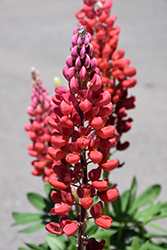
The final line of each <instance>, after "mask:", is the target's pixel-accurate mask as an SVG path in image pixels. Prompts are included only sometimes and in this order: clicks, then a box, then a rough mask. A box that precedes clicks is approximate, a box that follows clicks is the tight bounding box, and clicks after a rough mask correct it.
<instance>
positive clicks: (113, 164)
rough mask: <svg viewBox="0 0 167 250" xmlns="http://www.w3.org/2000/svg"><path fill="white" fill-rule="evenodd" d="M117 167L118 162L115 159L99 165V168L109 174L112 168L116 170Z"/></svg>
mask: <svg viewBox="0 0 167 250" xmlns="http://www.w3.org/2000/svg"><path fill="white" fill-rule="evenodd" d="M118 165H119V163H118V161H117V160H116V159H112V160H106V161H104V162H103V163H101V164H100V167H101V168H102V169H103V170H105V171H107V172H109V171H111V170H113V169H114V168H117V167H118Z"/></svg>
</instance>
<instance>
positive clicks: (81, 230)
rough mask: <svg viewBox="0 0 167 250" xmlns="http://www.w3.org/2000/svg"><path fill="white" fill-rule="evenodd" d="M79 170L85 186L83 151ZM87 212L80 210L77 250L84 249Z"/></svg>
mask: <svg viewBox="0 0 167 250" xmlns="http://www.w3.org/2000/svg"><path fill="white" fill-rule="evenodd" d="M81 169H82V183H83V184H84V185H87V182H88V178H87V163H86V155H85V150H81ZM86 216H87V211H86V209H85V208H84V207H81V208H80V227H79V233H78V241H77V250H83V249H84V240H85V230H86V221H87V218H86Z"/></svg>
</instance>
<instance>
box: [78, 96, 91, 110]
mask: <svg viewBox="0 0 167 250" xmlns="http://www.w3.org/2000/svg"><path fill="white" fill-rule="evenodd" d="M79 108H80V109H81V110H82V111H83V112H88V111H89V110H90V109H91V108H92V103H91V102H89V101H88V99H85V100H84V101H83V102H81V103H80V104H79Z"/></svg>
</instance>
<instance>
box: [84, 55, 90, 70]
mask: <svg viewBox="0 0 167 250" xmlns="http://www.w3.org/2000/svg"><path fill="white" fill-rule="evenodd" d="M84 66H85V68H86V69H87V68H89V66H90V57H89V56H88V54H86V57H85V63H84Z"/></svg>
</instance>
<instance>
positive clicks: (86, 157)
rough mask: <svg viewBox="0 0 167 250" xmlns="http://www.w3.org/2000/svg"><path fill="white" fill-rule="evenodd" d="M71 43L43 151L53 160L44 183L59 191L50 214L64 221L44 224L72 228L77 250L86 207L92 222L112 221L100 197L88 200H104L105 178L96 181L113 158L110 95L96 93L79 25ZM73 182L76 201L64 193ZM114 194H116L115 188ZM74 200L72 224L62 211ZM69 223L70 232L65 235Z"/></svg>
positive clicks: (98, 82) (97, 79)
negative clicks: (76, 211) (50, 173)
mask: <svg viewBox="0 0 167 250" xmlns="http://www.w3.org/2000/svg"><path fill="white" fill-rule="evenodd" d="M71 43H72V44H71V47H70V53H71V55H70V56H69V57H68V58H67V60H66V66H65V67H64V69H63V74H64V76H65V78H66V79H67V81H68V83H69V90H68V89H67V88H65V87H64V88H63V87H58V88H56V89H55V93H56V94H55V95H54V96H53V97H52V100H53V102H54V103H55V108H54V111H53V113H52V114H51V115H50V116H49V117H48V122H49V124H50V125H51V126H52V128H53V130H52V139H51V143H52V145H51V147H49V149H48V153H49V154H50V156H51V157H52V158H53V160H54V164H53V165H52V169H53V171H54V172H55V174H57V175H58V176H57V177H53V176H51V177H50V178H49V182H50V184H51V185H52V186H53V187H55V188H56V189H59V190H60V194H61V196H62V195H63V197H62V198H61V196H60V195H59V194H57V193H53V194H52V199H53V201H54V202H55V205H54V207H53V208H52V209H51V213H52V215H54V214H59V215H61V216H66V219H65V220H64V222H63V224H62V220H61V219H60V224H53V223H50V224H48V225H47V226H46V229H47V230H48V231H49V232H52V233H54V234H62V233H65V234H66V235H67V236H70V235H74V234H75V233H76V232H77V231H78V237H77V238H78V239H77V250H83V248H84V245H85V246H86V244H87V241H86V239H85V238H84V237H83V236H84V235H85V230H86V221H87V218H88V214H87V210H89V209H90V211H93V212H92V213H93V215H94V219H95V223H96V224H97V225H99V226H101V227H103V228H105V229H108V228H109V227H110V225H111V223H112V219H111V218H110V217H108V216H106V215H102V212H103V208H102V202H101V201H100V203H97V204H94V206H93V207H92V204H93V202H94V200H93V197H94V196H97V195H98V196H99V198H100V197H101V195H102V198H104V197H106V196H105V195H103V193H105V194H106V195H107V194H108V193H107V190H108V180H104V181H103V180H100V175H101V171H102V169H103V168H105V167H106V168H107V171H108V172H109V171H110V170H112V169H114V168H116V167H117V166H118V161H117V160H114V163H110V162H107V157H108V152H109V149H110V148H111V147H114V146H115V141H116V140H115V127H114V126H113V125H107V120H108V118H109V115H110V114H111V113H112V107H113V105H112V103H111V95H110V93H109V92H108V91H105V92H102V91H101V86H102V79H101V76H100V73H99V70H98V68H97V67H96V65H97V62H96V59H95V57H94V56H93V47H92V45H91V35H90V34H89V33H87V32H86V30H85V28H84V27H83V26H81V27H79V28H75V29H74V31H73V37H72V40H71ZM89 61H90V62H89ZM91 62H93V63H91ZM100 113H102V114H103V116H101V115H100ZM90 162H93V163H94V164H98V167H97V169H94V170H91V171H90V172H89V173H88V164H89V163H90ZM106 162H107V163H106ZM105 164H106V165H105ZM89 178H90V179H89ZM73 186H75V188H76V189H77V193H76V195H75V201H76V202H75V201H74V196H73V195H72V194H71V191H67V190H72V189H73V188H74V187H73ZM115 193H116V192H115ZM76 196H78V197H76ZM110 196H111V195H110ZM114 197H115V199H116V198H117V197H118V191H117V193H116V194H115V196H114ZM104 199H107V198H104ZM78 201H79V203H80V205H79V209H80V214H79V215H78V216H77V218H76V220H77V221H78V224H76V221H75V220H74V221H73V222H71V220H69V218H68V211H69V209H70V208H71V206H72V205H73V206H74V205H76V206H77V205H78ZM99 204H100V205H99ZM94 208H98V209H99V208H100V212H99V211H98V212H96V211H95V210H96V209H94ZM97 213H98V214H97ZM72 223H73V224H72ZM78 225H80V226H78ZM72 226H73V231H72V232H71V234H70V227H72ZM66 229H68V230H66ZM89 245H90V244H88V246H89ZM102 245H103V244H101V246H102ZM87 248H88V247H87Z"/></svg>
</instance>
